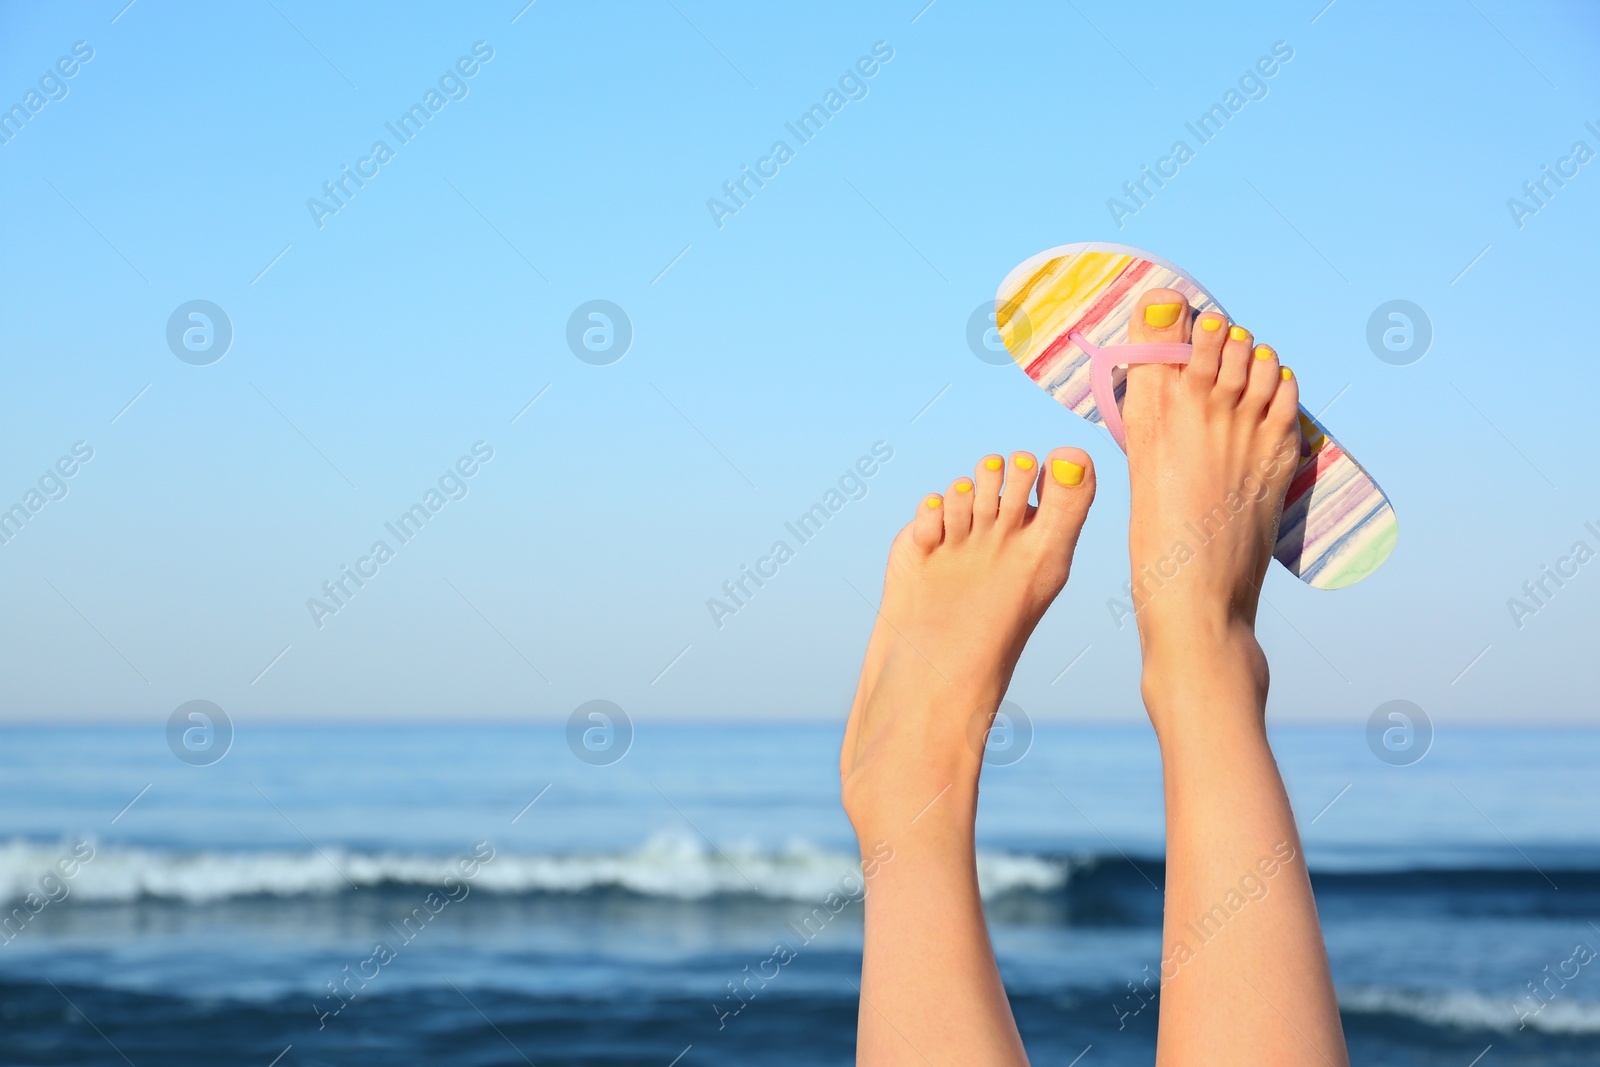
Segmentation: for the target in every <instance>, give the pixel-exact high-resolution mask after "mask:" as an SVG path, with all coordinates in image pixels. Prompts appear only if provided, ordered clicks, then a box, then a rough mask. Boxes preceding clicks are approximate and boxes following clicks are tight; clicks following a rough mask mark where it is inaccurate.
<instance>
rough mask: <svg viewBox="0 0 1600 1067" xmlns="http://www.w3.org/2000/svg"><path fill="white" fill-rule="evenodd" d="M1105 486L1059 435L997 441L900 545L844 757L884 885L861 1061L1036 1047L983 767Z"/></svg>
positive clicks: (871, 953)
mask: <svg viewBox="0 0 1600 1067" xmlns="http://www.w3.org/2000/svg"><path fill="white" fill-rule="evenodd" d="M1036 488H1037V491H1038V496H1039V505H1038V507H1033V506H1032V505H1030V504H1029V501H1028V498H1029V495H1030V494H1031V493H1032V492H1033V491H1034V490H1035V489H1036ZM1093 499H1094V471H1093V469H1092V467H1091V466H1090V463H1089V457H1088V456H1087V455H1085V454H1084V453H1083V452H1081V451H1079V450H1078V449H1075V448H1058V449H1056V450H1055V451H1054V452H1051V453H1050V455H1048V456H1047V457H1045V463H1044V467H1043V469H1040V466H1039V464H1038V463H1037V462H1036V461H1035V459H1034V457H1033V456H1032V455H1030V454H1028V453H1026V452H1015V453H1012V455H1011V457H1010V459H1009V460H1006V459H1003V458H1001V457H1000V456H987V457H985V458H984V459H983V460H980V461H979V463H978V468H977V471H976V472H975V474H974V476H973V477H971V478H960V479H957V480H956V481H955V482H954V483H953V484H952V485H951V486H950V491H949V492H948V493H946V494H945V495H943V496H940V495H938V494H934V495H932V496H928V497H926V498H924V499H923V501H922V502H921V503H920V504H918V505H917V515H916V518H914V519H913V520H912V521H911V523H910V524H909V525H908V526H906V528H905V529H903V530H901V531H900V535H899V536H898V537H896V538H895V541H894V546H893V547H892V548H891V549H890V550H889V573H888V576H887V577H886V578H885V580H884V589H883V606H882V608H881V609H880V610H879V612H878V625H877V626H876V628H875V629H874V630H873V633H872V639H871V641H870V642H869V643H868V646H867V660H866V665H865V667H863V669H862V671H861V686H860V688H859V689H858V690H857V692H856V699H855V705H854V707H853V708H852V709H851V712H850V722H849V724H848V725H847V726H846V727H845V736H844V745H843V748H842V751H841V752H840V756H839V774H840V778H841V779H842V782H843V792H844V806H845V811H846V813H847V814H848V815H849V816H850V822H851V824H852V825H854V827H855V830H856V835H857V837H859V838H860V843H861V858H862V873H863V875H864V876H865V877H866V879H867V880H868V883H869V888H868V891H867V897H866V902H865V910H866V924H865V929H866V937H865V943H864V947H863V953H862V963H861V1009H860V1021H859V1030H858V1034H857V1040H856V1062H858V1063H863V1064H872V1065H873V1067H885V1065H900V1064H906V1065H910V1067H923V1065H925V1064H927V1063H930V1062H933V1061H932V1060H930V1059H929V1056H930V1054H931V1055H935V1056H937V1057H938V1061H939V1062H941V1063H962V1064H974V1065H985V1067H987V1065H996V1067H1018V1065H1023V1067H1025V1065H1026V1064H1027V1062H1028V1057H1027V1053H1026V1052H1025V1051H1024V1050H1023V1047H1022V1039H1021V1038H1020V1037H1019V1036H1018V1035H1017V1026H1016V1023H1015V1021H1014V1020H1013V1019H1012V1016H1011V1006H1010V1003H1009V1002H1008V1001H1007V999H1006V993H1005V987H1004V986H1003V985H1002V984H1001V981H1000V972H999V969H998V968H997V967H996V966H995V961H994V951H993V949H992V947H991V946H990V944H989V932H988V928H987V926H986V925H985V923H984V918H983V904H982V901H981V900H980V898H979V896H978V875H977V857H976V851H975V844H974V841H973V820H974V817H975V816H976V814H977V802H978V771H979V768H980V767H981V765H982V754H983V742H984V737H985V735H986V734H987V731H988V726H989V720H990V718H991V717H992V716H993V714H994V712H995V709H996V707H998V705H999V703H1000V698H1001V696H1002V695H1004V693H1005V690H1006V686H1007V685H1008V684H1009V683H1010V681H1011V672H1012V670H1013V669H1015V667H1016V665H1017V657H1018V656H1019V655H1020V654H1021V653H1022V646H1023V645H1024V644H1026V643H1027V640H1028V636H1029V635H1030V634H1031V633H1033V628H1034V626H1036V625H1037V624H1038V622H1039V619H1040V617H1041V616H1042V615H1044V612H1045V609H1046V608H1048V607H1049V606H1050V602H1051V601H1053V600H1054V599H1055V597H1056V594H1057V593H1059V592H1061V587H1062V585H1063V584H1065V582H1066V580H1067V571H1068V569H1069V568H1070V567H1071V565H1072V552H1073V549H1074V548H1075V547H1076V546H1077V543H1078V533H1079V531H1080V530H1082V529H1083V520H1084V516H1085V515H1087V514H1088V511H1089V504H1090V502H1091V501H1092V500H1093Z"/></svg>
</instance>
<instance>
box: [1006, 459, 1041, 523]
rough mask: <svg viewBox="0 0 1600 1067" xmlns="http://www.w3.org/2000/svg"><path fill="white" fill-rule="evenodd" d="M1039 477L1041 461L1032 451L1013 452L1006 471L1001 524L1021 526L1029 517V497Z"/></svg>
mask: <svg viewBox="0 0 1600 1067" xmlns="http://www.w3.org/2000/svg"><path fill="white" fill-rule="evenodd" d="M1038 478H1039V461H1038V460H1036V459H1034V458H1033V453H1031V452H1013V453H1011V467H1010V469H1008V470H1007V471H1006V489H1005V492H1004V493H1003V494H1001V496H1000V518H999V520H998V521H999V523H1000V525H1001V526H1010V527H1013V528H1014V527H1017V526H1021V525H1022V522H1023V520H1024V519H1026V518H1027V517H1028V497H1029V496H1030V495H1031V494H1032V493H1033V483H1034V482H1036V481H1037V480H1038Z"/></svg>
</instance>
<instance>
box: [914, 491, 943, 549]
mask: <svg viewBox="0 0 1600 1067" xmlns="http://www.w3.org/2000/svg"><path fill="white" fill-rule="evenodd" d="M911 540H912V542H913V543H914V544H915V545H916V546H917V547H918V548H920V549H922V550H923V551H924V552H932V551H933V550H934V549H936V548H938V547H939V543H940V542H941V541H943V540H944V497H942V496H940V495H939V494H938V493H929V494H928V495H927V496H925V497H923V498H922V503H920V504H918V505H917V517H916V518H914V519H912V520H911Z"/></svg>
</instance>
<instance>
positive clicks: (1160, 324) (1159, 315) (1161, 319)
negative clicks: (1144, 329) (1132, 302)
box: [1144, 304, 1183, 330]
mask: <svg viewBox="0 0 1600 1067" xmlns="http://www.w3.org/2000/svg"><path fill="white" fill-rule="evenodd" d="M1182 310H1183V305H1182V304H1151V305H1149V306H1148V307H1146V308H1145V309H1144V324H1145V325H1146V326H1154V327H1155V328H1156V329H1158V330H1165V329H1166V328H1167V327H1168V326H1171V325H1172V324H1173V323H1175V322H1177V321H1178V312H1180V311H1182Z"/></svg>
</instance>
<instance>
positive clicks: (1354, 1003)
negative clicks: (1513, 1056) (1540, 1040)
mask: <svg viewBox="0 0 1600 1067" xmlns="http://www.w3.org/2000/svg"><path fill="white" fill-rule="evenodd" d="M1339 1006H1340V1007H1341V1008H1343V1009H1344V1010H1345V1011H1347V1012H1357V1013H1362V1014H1373V1015H1398V1016H1402V1017H1404V1018H1408V1019H1416V1020H1418V1021H1419V1022H1424V1023H1427V1024H1429V1025H1430V1026H1448V1027H1454V1028H1457V1029H1463V1030H1495V1031H1500V1032H1514V1031H1516V1030H1517V1028H1518V1026H1519V1025H1522V1026H1524V1027H1525V1028H1526V1029H1529V1030H1539V1031H1542V1032H1544V1033H1547V1034H1597V1033H1600V1002H1596V1001H1592V1000H1578V999H1575V998H1573V997H1556V998H1555V999H1554V1000H1552V1001H1550V1002H1549V1003H1548V1004H1546V1005H1545V1006H1544V1008H1543V1009H1542V1010H1541V1011H1539V1012H1538V1014H1533V1013H1531V1011H1529V1009H1531V1008H1532V1007H1533V1006H1534V1005H1533V1003H1532V1002H1531V1001H1530V1000H1529V999H1528V998H1527V997H1526V996H1520V997H1519V996H1514V995H1512V994H1510V993H1508V994H1506V995H1504V996H1490V995H1488V994H1484V993H1474V992H1468V991H1465V990H1458V991H1450V992H1445V991H1420V990H1409V989H1385V988H1381V987H1363V988H1357V989H1347V990H1344V991H1342V992H1340V994H1339ZM1519 1010H1520V1011H1523V1012H1529V1013H1528V1014H1527V1015H1526V1016H1525V1017H1524V1018H1522V1019H1521V1020H1520V1021H1519V1018H1518V1012H1519Z"/></svg>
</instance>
